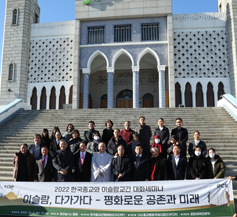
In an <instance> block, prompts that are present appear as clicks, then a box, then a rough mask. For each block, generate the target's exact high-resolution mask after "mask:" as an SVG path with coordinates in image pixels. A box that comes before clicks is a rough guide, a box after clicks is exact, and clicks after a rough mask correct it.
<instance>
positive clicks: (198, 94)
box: [196, 82, 204, 107]
mask: <svg viewBox="0 0 237 217" xmlns="http://www.w3.org/2000/svg"><path fill="white" fill-rule="evenodd" d="M203 106H204V104H203V91H202V85H201V83H200V82H198V83H197V86H196V107H203Z"/></svg>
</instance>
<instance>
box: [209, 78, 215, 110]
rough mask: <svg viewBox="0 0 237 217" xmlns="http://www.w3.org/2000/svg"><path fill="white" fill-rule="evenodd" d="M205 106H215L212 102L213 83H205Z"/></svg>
mask: <svg viewBox="0 0 237 217" xmlns="http://www.w3.org/2000/svg"><path fill="white" fill-rule="evenodd" d="M207 106H208V107H211V106H215V103H214V91H213V85H212V83H211V82H209V83H208V85H207Z"/></svg>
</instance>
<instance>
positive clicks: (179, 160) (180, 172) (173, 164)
mask: <svg viewBox="0 0 237 217" xmlns="http://www.w3.org/2000/svg"><path fill="white" fill-rule="evenodd" d="M180 152H181V149H180V147H179V146H178V145H174V147H173V154H172V155H171V156H170V157H169V158H168V168H169V178H170V179H171V180H184V179H187V178H188V164H187V158H186V157H185V156H183V155H182V154H181V153H180Z"/></svg>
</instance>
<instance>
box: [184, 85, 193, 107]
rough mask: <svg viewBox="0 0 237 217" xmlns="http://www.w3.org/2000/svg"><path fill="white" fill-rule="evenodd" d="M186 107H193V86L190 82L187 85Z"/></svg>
mask: <svg viewBox="0 0 237 217" xmlns="http://www.w3.org/2000/svg"><path fill="white" fill-rule="evenodd" d="M185 106H186V107H193V94H192V86H191V84H190V83H189V82H188V83H186V85H185Z"/></svg>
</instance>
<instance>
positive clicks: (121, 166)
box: [111, 144, 132, 181]
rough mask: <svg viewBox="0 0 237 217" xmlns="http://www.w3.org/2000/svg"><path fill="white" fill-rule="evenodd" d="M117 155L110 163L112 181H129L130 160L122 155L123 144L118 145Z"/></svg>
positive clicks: (123, 151) (123, 152) (123, 150)
mask: <svg viewBox="0 0 237 217" xmlns="http://www.w3.org/2000/svg"><path fill="white" fill-rule="evenodd" d="M117 150H118V152H117V153H118V156H117V157H114V158H113V160H112V163H111V168H112V173H113V175H114V178H113V180H114V181H131V171H132V170H131V162H130V160H129V159H128V158H127V157H125V156H124V154H125V148H124V146H123V145H121V144H120V145H119V146H118V149H117Z"/></svg>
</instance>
